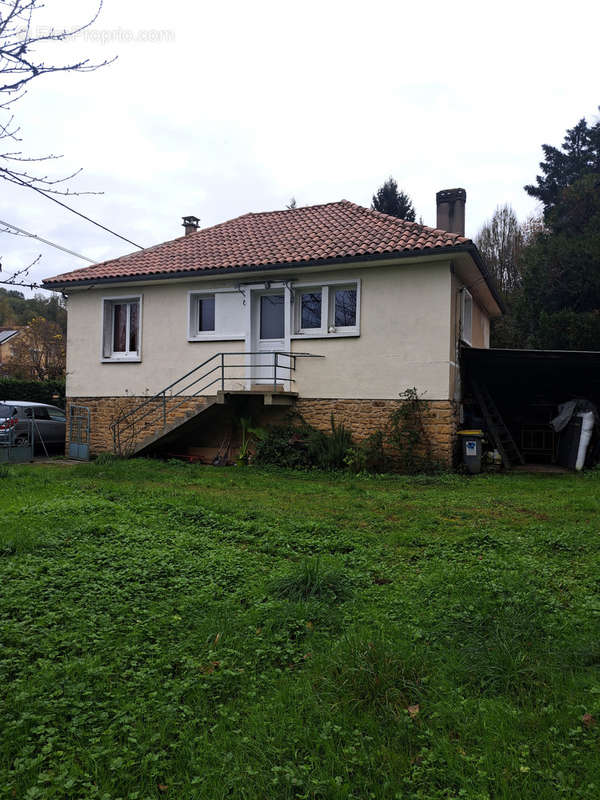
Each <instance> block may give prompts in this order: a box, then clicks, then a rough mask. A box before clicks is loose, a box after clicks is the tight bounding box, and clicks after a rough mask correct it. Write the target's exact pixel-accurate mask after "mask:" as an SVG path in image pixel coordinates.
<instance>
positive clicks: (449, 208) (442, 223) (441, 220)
mask: <svg viewBox="0 0 600 800" xmlns="http://www.w3.org/2000/svg"><path fill="white" fill-rule="evenodd" d="M435 201H436V205H437V225H436V227H437V228H440V230H443V231H448V232H449V233H459V234H460V235H461V236H464V235H465V203H466V202H467V193H466V192H465V190H464V189H442V191H441V192H438V193H437V194H436V196H435Z"/></svg>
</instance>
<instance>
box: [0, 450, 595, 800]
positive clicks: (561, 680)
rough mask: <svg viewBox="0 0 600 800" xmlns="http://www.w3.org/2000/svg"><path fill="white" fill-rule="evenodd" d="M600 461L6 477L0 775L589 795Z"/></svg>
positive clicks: (423, 793) (183, 784)
mask: <svg viewBox="0 0 600 800" xmlns="http://www.w3.org/2000/svg"><path fill="white" fill-rule="evenodd" d="M599 488H600V474H596V473H591V474H587V475H568V476H566V475H561V476H554V475H516V476H501V475H497V476H489V477H486V476H480V477H476V478H472V479H467V478H464V477H460V476H453V475H449V476H440V477H431V478H429V477H414V478H404V477H389V478H387V477H383V478H355V477H348V476H327V475H323V474H321V473H311V474H293V473H284V472H279V471H277V472H275V471H274V472H268V471H262V470H258V469H253V468H247V469H236V468H230V469H223V470H217V469H211V468H207V467H199V466H190V465H182V464H162V463H157V462H150V461H144V460H138V461H132V462H116V463H113V464H107V465H103V466H102V465H94V464H90V465H81V466H76V467H69V468H58V467H53V466H51V465H43V466H22V467H14V468H12V469H11V470H10V473H9V475H8V476H6V477H3V478H0V595H1V597H0V636H1V639H2V641H1V648H0V698H1V703H2V714H1V719H2V736H1V738H0V787H2V788H1V795H2V796H3V797H4V796H6V797H8V798H10V797H16V798H25V800H31V799H33V798H103V799H105V800H108V799H109V798H111V800H116V798H129V800H135V798H137V800H142V799H145V798H159V797H167V798H168V797H171V798H177V800H183V799H185V800H187V798H210V800H215V799H218V798H252V799H254V798H332V799H333V798H336V799H337V798H339V800H342V798H344V799H345V798H361V800H363V798H390V799H391V798H426V799H427V800H429V799H430V798H473V800H475V798H477V799H478V800H479V799H482V798H494V800H495V799H496V798H511V799H512V798H519V800H521V799H523V798H536V800H545V799H546V798H547V799H548V800H549V799H550V798H557V797H565V798H593V797H596V796H598V795H599V794H600V759H599V758H598V747H599V745H600V735H599V728H600V724H597V722H596V720H598V721H599V723H600V636H599V633H600V626H599V619H600V599H599V588H600V581H599V578H598V576H599V575H600V569H599V567H600V557H599V550H600V538H599V531H598V527H599V525H598V519H599V517H598V511H599V507H600V498H599V494H598V490H599Z"/></svg>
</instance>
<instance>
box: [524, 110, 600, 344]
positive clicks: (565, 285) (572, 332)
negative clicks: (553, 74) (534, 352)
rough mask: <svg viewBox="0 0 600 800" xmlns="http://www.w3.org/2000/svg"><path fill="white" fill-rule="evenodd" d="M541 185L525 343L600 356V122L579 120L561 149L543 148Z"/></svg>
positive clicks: (529, 251) (528, 257) (536, 193)
mask: <svg viewBox="0 0 600 800" xmlns="http://www.w3.org/2000/svg"><path fill="white" fill-rule="evenodd" d="M543 150H544V155H545V160H544V161H543V162H542V163H541V164H540V166H541V169H542V173H543V174H542V175H541V176H540V175H538V176H537V185H535V186H531V185H530V186H526V187H525V189H526V191H527V192H528V193H529V194H530V195H532V196H533V197H537V198H539V199H540V200H541V201H542V203H543V204H544V221H545V229H544V230H543V231H542V232H541V233H540V234H539V235H537V236H536V237H535V238H534V240H533V242H532V243H531V244H530V245H529V246H527V247H526V248H524V250H523V258H522V263H523V269H524V273H523V289H522V293H521V295H520V297H519V298H518V302H517V303H516V304H515V318H516V324H517V327H518V330H519V332H520V339H521V345H522V346H526V347H537V348H548V349H561V350H562V349H564V350H600V121H598V122H596V123H595V124H594V125H588V123H587V122H586V120H580V122H578V123H577V125H576V126H575V127H574V128H571V129H570V130H568V131H567V134H566V136H565V139H564V143H563V146H562V148H561V149H558V148H555V147H551V146H549V145H544V146H543Z"/></svg>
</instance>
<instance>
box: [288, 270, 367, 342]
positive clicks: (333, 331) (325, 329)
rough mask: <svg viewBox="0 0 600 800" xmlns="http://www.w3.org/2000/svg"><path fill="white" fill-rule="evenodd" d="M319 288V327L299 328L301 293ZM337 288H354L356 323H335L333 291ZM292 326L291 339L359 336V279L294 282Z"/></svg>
mask: <svg viewBox="0 0 600 800" xmlns="http://www.w3.org/2000/svg"><path fill="white" fill-rule="evenodd" d="M319 289H320V290H321V327H320V328H301V327H300V324H301V319H302V300H301V297H302V294H308V293H309V292H310V290H312V291H317V290H319ZM338 289H355V290H356V324H355V325H337V326H336V325H335V292H336V290H338ZM293 290H294V326H293V331H294V332H293V333H292V337H291V338H292V339H335V338H341V337H347V336H360V308H361V294H362V292H361V280H360V278H352V279H350V280H348V279H346V280H342V279H340V280H327V281H311V282H310V283H309V282H308V281H307V282H304V281H303V282H302V283H295V284H294V287H293ZM330 290H331V291H330Z"/></svg>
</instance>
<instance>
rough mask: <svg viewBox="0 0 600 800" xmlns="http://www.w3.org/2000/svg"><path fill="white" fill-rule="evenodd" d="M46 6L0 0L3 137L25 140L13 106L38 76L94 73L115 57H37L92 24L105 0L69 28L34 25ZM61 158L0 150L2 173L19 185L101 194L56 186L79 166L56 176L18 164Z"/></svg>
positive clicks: (37, 2) (0, 131) (0, 124)
mask: <svg viewBox="0 0 600 800" xmlns="http://www.w3.org/2000/svg"><path fill="white" fill-rule="evenodd" d="M44 7H45V5H44V3H43V2H41V0H0V114H2V113H4V114H5V115H6V116H7V118H6V119H0V141H2V140H11V141H12V142H20V141H21V138H20V127H19V126H18V125H17V124H16V122H15V118H14V114H13V113H12V109H11V107H12V106H13V105H14V103H15V102H16V101H18V100H20V99H21V98H22V97H23V96H24V94H25V92H26V91H27V88H28V86H29V84H30V82H31V81H32V80H34V78H39V77H40V76H42V75H48V74H52V73H57V72H93V71H95V70H97V69H100V68H101V67H104V66H106V65H107V64H110V63H112V61H114V60H115V59H106V60H104V61H100V62H92V61H90V59H88V58H85V59H82V60H79V61H73V62H67V63H58V64H57V63H48V62H46V61H45V60H44V59H43V58H41V57H39V56H38V53H37V51H38V49H40V48H42V49H43V45H45V44H46V43H48V42H62V41H66V40H68V39H72V38H73V37H76V36H77V35H78V34H80V33H82V32H83V31H85V30H86V29H87V28H89V27H90V26H91V25H93V24H94V22H95V21H96V20H97V19H98V16H99V14H100V12H101V10H102V0H99V2H98V6H97V8H96V11H95V12H94V14H93V16H92V17H91V18H90V19H89V20H88V21H87V22H85V23H84V24H83V25H80V26H78V27H75V28H72V29H70V30H67V29H62V30H60V29H57V28H53V27H46V28H42V27H38V28H35V29H34V26H33V22H34V19H35V13H36V12H37V11H40V10H41V9H43V8H44ZM61 157H62V156H58V155H54V154H49V155H45V156H29V155H26V154H24V153H22V152H21V151H15V150H11V151H7V152H4V153H0V165H1V167H0V178H2V179H4V180H7V181H9V182H10V183H15V184H17V185H19V186H28V187H31V188H34V187H35V186H38V187H40V188H43V189H44V190H45V191H46V192H49V193H52V194H63V195H66V194H74V195H75V194H77V195H79V194H97V193H96V192H69V191H68V190H64V189H59V188H57V186H58V184H64V183H65V182H66V181H70V180H72V179H73V178H74V177H75V176H76V175H78V174H79V172H80V170H76V171H75V172H73V173H71V174H69V175H65V176H63V177H61V178H55V179H52V178H49V177H48V176H47V175H36V174H32V173H30V172H29V171H27V170H26V169H23V168H18V167H17V166H16V163H15V162H18V163H23V162H39V161H48V160H55V159H57V158H61Z"/></svg>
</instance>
